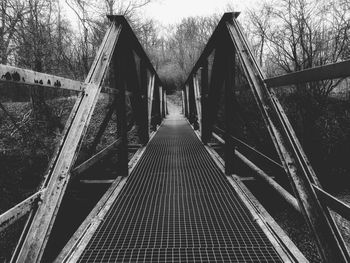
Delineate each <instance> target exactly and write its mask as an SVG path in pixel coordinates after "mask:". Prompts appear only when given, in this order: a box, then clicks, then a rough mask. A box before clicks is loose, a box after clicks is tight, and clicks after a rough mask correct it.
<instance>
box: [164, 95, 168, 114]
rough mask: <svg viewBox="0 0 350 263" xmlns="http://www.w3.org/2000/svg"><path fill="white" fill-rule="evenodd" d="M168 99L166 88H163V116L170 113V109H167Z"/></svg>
mask: <svg viewBox="0 0 350 263" xmlns="http://www.w3.org/2000/svg"><path fill="white" fill-rule="evenodd" d="M166 103H167V101H166V90H165V89H164V90H163V118H165V117H166V115H167V114H168V110H167V105H166Z"/></svg>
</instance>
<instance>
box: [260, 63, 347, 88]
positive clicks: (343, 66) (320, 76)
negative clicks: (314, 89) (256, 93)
mask: <svg viewBox="0 0 350 263" xmlns="http://www.w3.org/2000/svg"><path fill="white" fill-rule="evenodd" d="M347 77H350V60H345V61H342V62H338V63H333V64H328V65H323V66H319V67H314V68H310V69H305V70H301V71H297V72H293V73H289V74H285V75H282V76H277V77H274V78H269V79H264V82H265V83H266V85H267V86H268V87H271V88H272V87H279V86H287V85H294V84H299V83H305V82H310V81H321V80H327V79H338V78H347Z"/></svg>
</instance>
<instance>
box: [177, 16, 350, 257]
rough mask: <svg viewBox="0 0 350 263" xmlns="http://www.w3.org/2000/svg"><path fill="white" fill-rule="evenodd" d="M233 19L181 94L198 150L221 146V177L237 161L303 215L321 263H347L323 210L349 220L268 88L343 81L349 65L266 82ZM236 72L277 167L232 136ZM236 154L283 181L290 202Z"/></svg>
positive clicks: (223, 24) (223, 23)
mask: <svg viewBox="0 0 350 263" xmlns="http://www.w3.org/2000/svg"><path fill="white" fill-rule="evenodd" d="M238 15H239V13H226V14H225V15H224V16H223V18H222V19H221V20H220V22H219V24H218V26H217V28H216V29H215V31H214V33H213V35H212V36H211V38H210V39H209V41H208V43H207V45H206V47H205V48H204V50H203V53H202V54H201V56H200V58H199V59H198V61H197V62H196V64H195V65H194V67H193V69H192V71H191V73H190V74H189V77H188V78H187V80H186V82H185V85H184V86H183V90H182V94H183V112H184V114H185V116H186V117H187V118H188V120H189V122H190V123H191V124H193V126H194V128H195V129H199V131H200V134H201V139H202V141H203V143H204V144H208V143H209V142H210V140H211V138H212V136H213V137H215V138H216V139H218V140H219V141H220V142H221V143H223V152H224V161H225V171H226V174H227V175H231V174H234V173H236V172H237V171H236V166H237V165H236V162H235V160H234V159H239V160H240V161H241V162H243V163H244V164H245V165H246V166H248V167H249V168H250V169H251V170H253V171H254V173H255V174H256V175H257V176H258V177H260V178H261V179H263V180H264V181H265V182H267V183H268V184H269V185H271V186H272V187H273V188H274V189H275V190H276V191H277V192H278V193H279V194H280V195H281V196H282V197H283V198H284V199H285V200H286V201H287V202H288V203H289V204H291V205H292V207H294V208H295V209H296V210H297V211H299V212H301V213H302V214H303V216H304V218H305V220H306V222H307V224H308V226H309V227H310V229H311V230H312V232H313V234H314V237H315V241H316V244H317V247H318V249H319V254H320V257H321V258H322V260H323V261H324V262H348V261H350V257H349V253H348V251H347V248H346V245H345V244H344V241H343V238H342V236H341V234H340V233H339V230H338V228H337V226H336V224H335V222H334V219H333V217H332V215H331V212H330V210H329V208H331V209H332V210H334V211H335V212H337V213H338V214H340V215H341V216H343V217H344V218H346V219H350V217H349V215H350V207H349V206H348V205H346V204H345V203H343V202H341V201H340V200H338V199H337V198H335V197H334V196H332V195H330V194H329V193H327V192H326V191H324V190H323V189H322V187H321V185H320V183H319V181H318V178H317V176H316V174H315V172H314V170H313V168H312V167H311V165H310V162H309V161H308V159H307V157H306V155H305V153H304V151H303V149H302V147H301V144H300V143H299V141H298V139H297V137H296V135H295V132H294V131H293V128H292V126H291V124H290V122H289V120H288V118H287V116H286V114H285V113H284V110H283V108H282V106H281V105H280V103H279V101H278V99H277V97H276V96H275V94H274V92H273V90H272V89H271V88H272V87H277V86H282V85H290V84H295V83H300V82H308V81H317V80H324V79H331V78H343V77H347V76H349V75H350V61H343V62H339V63H336V64H332V65H327V66H323V67H319V68H314V69H308V70H304V71H300V72H296V73H291V74H287V75H285V76H280V77H276V78H271V79H266V78H265V76H264V74H263V72H262V71H261V69H260V67H259V65H258V64H257V62H256V60H255V58H254V56H253V54H252V52H251V50H250V47H249V44H248V42H247V40H246V38H245V36H244V34H243V31H242V29H241V26H240V25H239V23H238V22H237V17H238ZM209 62H210V63H209ZM238 69H239V70H240V73H241V74H243V75H244V79H245V81H246V83H247V86H249V88H250V90H251V93H252V94H253V96H254V100H255V102H256V105H257V107H258V109H259V112H260V114H259V115H260V116H261V118H262V119H263V122H264V124H265V127H266V129H267V131H268V134H269V137H270V138H271V140H272V142H273V145H274V148H275V149H276V151H277V156H278V157H279V159H280V163H279V162H277V161H276V160H274V159H273V158H271V157H268V156H267V155H265V154H264V153H262V152H261V151H258V150H257V149H256V148H255V147H253V146H251V145H249V144H248V143H246V142H244V141H242V140H241V139H238V138H237V137H235V136H234V134H235V123H232V121H231V119H230V115H232V114H233V113H234V110H235V109H236V107H235V105H236V103H237V100H236V99H237V97H238V96H239V92H236V89H237V78H238V76H237V75H238ZM209 78H210V79H209ZM221 106H223V108H224V110H223V112H224V113H223V115H224V120H223V122H224V124H223V126H224V127H225V129H224V130H223V129H220V128H219V127H217V126H215V122H216V118H218V112H219V108H220V107H221ZM220 114H221V115H222V112H220ZM221 117H222V116H221ZM219 135H221V137H220V136H219ZM242 152H245V153H247V154H249V156H254V160H257V159H259V160H261V161H262V162H264V163H265V164H266V166H269V167H274V168H275V169H277V170H278V171H279V173H280V174H281V173H282V174H284V175H286V177H287V178H288V181H289V183H290V185H291V188H292V189H293V192H294V196H293V195H291V194H290V193H289V192H287V191H286V190H285V189H284V188H283V187H282V186H281V185H279V184H278V183H277V182H276V181H275V180H273V179H272V178H271V177H270V176H268V174H267V173H266V172H264V171H263V170H262V169H261V168H260V167H258V166H257V165H256V164H255V163H254V162H253V161H251V160H250V159H248V158H247V157H246V156H245V155H244V154H243V153H242ZM234 157H235V158H234ZM259 163H260V162H259Z"/></svg>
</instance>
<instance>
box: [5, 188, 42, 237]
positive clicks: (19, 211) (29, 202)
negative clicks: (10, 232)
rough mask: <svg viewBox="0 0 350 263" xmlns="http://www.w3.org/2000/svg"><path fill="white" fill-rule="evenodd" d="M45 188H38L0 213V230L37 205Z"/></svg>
mask: <svg viewBox="0 0 350 263" xmlns="http://www.w3.org/2000/svg"><path fill="white" fill-rule="evenodd" d="M44 192H45V190H40V191H38V192H36V193H34V194H32V195H31V196H29V197H28V198H27V199H25V200H23V201H22V202H20V203H19V204H17V205H15V206H14V207H12V208H11V209H9V210H7V211H6V212H5V213H3V214H1V215H0V232H1V231H3V230H4V229H6V228H7V227H8V226H10V225H12V224H13V223H14V222H16V221H17V220H18V219H20V218H22V217H23V216H25V215H26V214H28V213H29V212H30V211H32V210H33V209H34V208H36V207H37V204H38V202H39V201H40V200H41V196H42V194H43V193H44Z"/></svg>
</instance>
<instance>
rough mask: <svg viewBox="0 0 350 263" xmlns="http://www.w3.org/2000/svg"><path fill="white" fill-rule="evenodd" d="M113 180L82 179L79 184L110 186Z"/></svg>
mask: <svg viewBox="0 0 350 263" xmlns="http://www.w3.org/2000/svg"><path fill="white" fill-rule="evenodd" d="M114 181H115V180H114V179H109V180H89V179H82V180H80V183H82V184H112V183H113V182H114Z"/></svg>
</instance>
